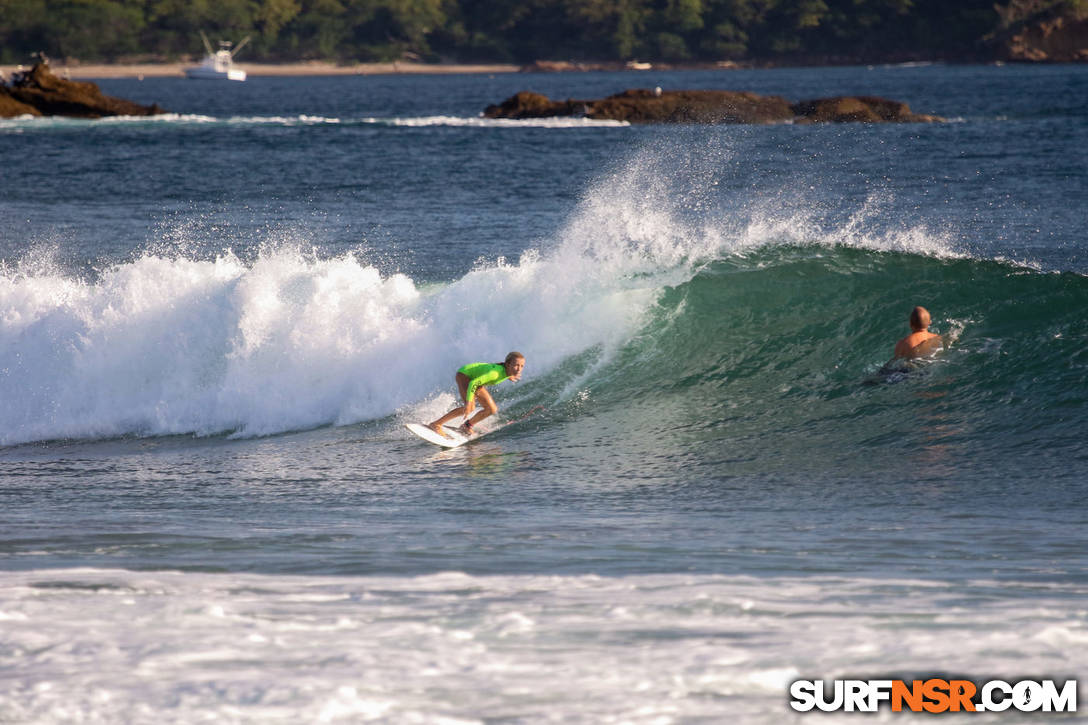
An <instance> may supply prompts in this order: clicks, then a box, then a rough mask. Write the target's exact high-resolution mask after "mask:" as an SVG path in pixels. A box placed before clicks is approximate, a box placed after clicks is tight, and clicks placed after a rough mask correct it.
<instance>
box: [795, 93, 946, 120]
mask: <svg viewBox="0 0 1088 725" xmlns="http://www.w3.org/2000/svg"><path fill="white" fill-rule="evenodd" d="M790 109H791V110H792V111H793V113H794V115H795V117H796V118H795V119H794V120H795V122H796V123H851V122H854V123H857V122H860V123H935V122H941V121H944V119H943V118H941V117H940V116H931V115H928V114H924V113H914V112H913V111H911V110H910V106H908V105H907V104H906V103H902V102H900V101H890V100H888V99H887V98H878V97H876V96H838V97H836V98H819V99H816V100H813V101H801V102H799V103H795V104H793V105H792V106H790Z"/></svg>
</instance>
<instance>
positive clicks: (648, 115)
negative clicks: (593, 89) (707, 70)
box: [587, 90, 793, 123]
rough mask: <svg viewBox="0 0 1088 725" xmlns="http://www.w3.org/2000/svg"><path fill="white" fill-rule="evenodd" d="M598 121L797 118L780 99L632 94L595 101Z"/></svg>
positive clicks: (766, 120) (682, 93)
mask: <svg viewBox="0 0 1088 725" xmlns="http://www.w3.org/2000/svg"><path fill="white" fill-rule="evenodd" d="M587 115H588V116H589V117H590V118H593V119H596V120H602V121H603V120H608V121H630V122H631V123H776V122H779V121H784V120H788V119H789V118H791V117H792V116H793V114H792V113H791V112H790V104H789V102H787V101H786V99H785V98H782V97H780V96H759V95H756V94H755V93H745V92H739V91H662V92H660V93H658V92H657V91H646V90H630V91H624V92H623V93H618V94H616V95H614V96H609V97H608V98H605V99H604V100H603V101H594V102H593V104H592V106H591V110H590V112H589V113H588V114H587Z"/></svg>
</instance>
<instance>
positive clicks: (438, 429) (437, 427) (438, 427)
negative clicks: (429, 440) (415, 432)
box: [427, 423, 450, 438]
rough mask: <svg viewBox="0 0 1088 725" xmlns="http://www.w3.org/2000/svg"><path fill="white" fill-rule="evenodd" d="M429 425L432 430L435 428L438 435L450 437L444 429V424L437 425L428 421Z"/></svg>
mask: <svg viewBox="0 0 1088 725" xmlns="http://www.w3.org/2000/svg"><path fill="white" fill-rule="evenodd" d="M427 427H428V428H430V429H431V430H433V431H434V432H435V433H437V434H438V435H440V436H442V437H443V438H449V437H450V436H449V434H448V433H446V431H444V430H442V426H440V425H435V424H434V423H428V424H427Z"/></svg>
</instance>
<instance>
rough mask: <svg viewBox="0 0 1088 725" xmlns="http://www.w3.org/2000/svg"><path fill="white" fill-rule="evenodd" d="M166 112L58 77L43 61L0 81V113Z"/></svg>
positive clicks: (80, 115) (91, 114)
mask: <svg viewBox="0 0 1088 725" xmlns="http://www.w3.org/2000/svg"><path fill="white" fill-rule="evenodd" d="M160 113H166V111H164V110H163V109H162V108H160V107H159V105H158V104H152V105H150V106H143V105H140V104H139V103H134V102H132V101H126V100H124V99H122V98H114V97H112V96H107V95H105V94H103V93H102V91H100V90H99V88H98V86H97V85H95V84H94V83H90V82H86V81H69V80H64V79H63V78H58V77H57V76H56V75H54V74H53V72H52V71H50V70H49V66H48V65H47V64H46V63H38V64H37V65H35V66H34V67H33V68H32V69H30V70H29V71H27V72H25V73H16V74H15V77H14V78H13V79H12V82H11V85H7V86H3V85H0V117H4V118H11V117H14V116H22V115H26V114H29V115H31V116H73V117H76V118H102V117H104V116H154V115H156V114H160Z"/></svg>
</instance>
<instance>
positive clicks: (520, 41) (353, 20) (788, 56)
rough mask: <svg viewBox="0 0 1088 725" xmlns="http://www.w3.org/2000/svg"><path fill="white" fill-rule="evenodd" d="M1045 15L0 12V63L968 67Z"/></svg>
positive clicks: (490, 6)
mask: <svg viewBox="0 0 1088 725" xmlns="http://www.w3.org/2000/svg"><path fill="white" fill-rule="evenodd" d="M1042 12H1067V13H1077V12H1080V13H1084V12H1088V0H1006V1H1005V2H998V3H997V4H995V3H994V0H956V1H955V2H949V0H0V61H2V62H6V63H19V62H21V63H26V62H28V60H29V57H30V54H31V53H34V52H37V51H44V52H46V53H47V54H48V55H50V56H51V57H56V58H65V57H72V58H78V59H80V60H82V61H85V62H86V61H94V60H116V59H118V58H120V57H123V56H133V55H143V56H149V55H150V56H159V57H161V58H163V59H173V58H177V57H179V56H183V55H186V56H196V55H200V54H201V53H202V52H203V44H202V42H201V40H200V33H201V32H202V31H203V32H204V33H206V34H207V35H208V37H209V38H210V39H211V40H212V41H213V42H214V41H217V40H219V39H221V38H222V39H229V40H233V41H235V42H238V41H240V40H241V39H242V37H244V36H247V35H248V36H251V37H252V40H251V43H250V45H249V46H247V50H246V51H245V53H246V55H247V57H248V58H250V59H257V60H282V61H286V60H305V59H335V60H344V61H353V60H395V59H398V58H413V59H415V58H419V59H424V60H447V61H465V62H470V61H506V62H527V61H533V60H537V59H541V60H590V61H625V60H630V59H639V60H649V61H673V62H681V61H707V62H713V61H718V60H724V59H755V60H761V61H778V62H789V61H791V60H804V59H806V58H808V59H818V58H820V57H836V58H841V59H848V60H853V61H854V62H874V61H879V60H882V59H900V60H902V59H910V58H912V57H913V58H918V59H924V58H951V59H957V58H959V57H960V56H962V55H963V53H964V52H965V49H968V50H969V49H972V48H977V47H979V41H980V40H981V39H983V38H985V37H987V36H988V35H992V34H993V33H995V32H998V31H1000V30H1002V29H1006V28H1008V27H1010V26H1012V25H1014V24H1016V23H1022V22H1024V21H1025V20H1027V19H1029V18H1031V17H1033V16H1036V15H1038V14H1039V13H1042Z"/></svg>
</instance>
